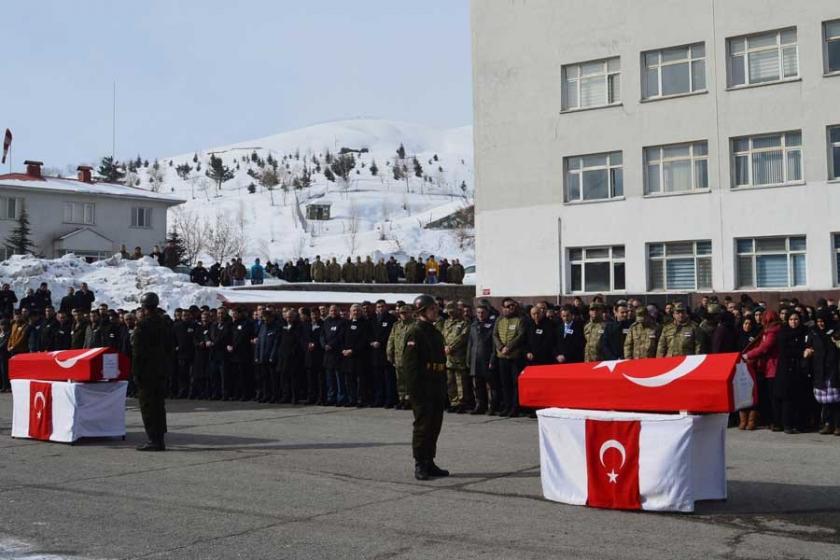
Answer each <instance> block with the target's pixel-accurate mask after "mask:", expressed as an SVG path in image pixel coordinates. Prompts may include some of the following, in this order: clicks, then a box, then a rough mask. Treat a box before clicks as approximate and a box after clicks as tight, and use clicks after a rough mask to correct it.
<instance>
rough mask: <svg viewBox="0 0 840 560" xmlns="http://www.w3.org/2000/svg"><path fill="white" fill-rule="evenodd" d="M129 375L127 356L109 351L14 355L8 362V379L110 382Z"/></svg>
mask: <svg viewBox="0 0 840 560" xmlns="http://www.w3.org/2000/svg"><path fill="white" fill-rule="evenodd" d="M130 374H131V361H130V360H129V358H128V356H125V355H124V354H122V353H120V352H117V351H116V350H114V349H113V348H86V349H81V350H57V351H55V352H34V353H31V354H18V355H16V356H13V357H12V358H11V359H10V360H9V379H35V380H41V381H76V382H92V381H114V380H126V379H128V378H129V376H130Z"/></svg>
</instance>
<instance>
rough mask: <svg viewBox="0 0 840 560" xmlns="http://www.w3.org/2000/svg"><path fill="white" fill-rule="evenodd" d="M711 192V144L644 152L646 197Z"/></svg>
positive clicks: (696, 144) (702, 143) (672, 146)
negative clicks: (709, 190) (706, 190)
mask: <svg viewBox="0 0 840 560" xmlns="http://www.w3.org/2000/svg"><path fill="white" fill-rule="evenodd" d="M708 188H709V144H708V143H707V142H706V141H702V142H693V143H691V144H669V145H667V146H653V147H650V148H645V194H661V193H672V192H686V191H698V190H705V189H708Z"/></svg>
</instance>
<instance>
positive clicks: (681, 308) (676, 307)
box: [672, 301, 685, 311]
mask: <svg viewBox="0 0 840 560" xmlns="http://www.w3.org/2000/svg"><path fill="white" fill-rule="evenodd" d="M672 311H685V305H683V303H682V302H681V301H677V302H674V307H673V308H672Z"/></svg>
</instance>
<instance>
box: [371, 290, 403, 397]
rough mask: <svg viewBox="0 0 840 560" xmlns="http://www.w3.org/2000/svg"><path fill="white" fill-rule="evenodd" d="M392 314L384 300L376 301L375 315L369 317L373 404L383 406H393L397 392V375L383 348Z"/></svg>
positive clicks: (386, 344) (389, 331)
mask: <svg viewBox="0 0 840 560" xmlns="http://www.w3.org/2000/svg"><path fill="white" fill-rule="evenodd" d="M394 321H395V319H394V316H393V315H391V314H390V313H388V305H387V304H386V303H385V300H383V299H380V300H379V301H377V302H376V312H375V315H374V316H373V317H372V318H371V319H370V321H369V322H370V325H371V340H370V373H371V376H370V377H371V385H372V389H373V406H376V407H379V406H384V407H385V408H393V407H394V404H396V403H395V402H394V401H395V400H396V398H395V397H396V394H397V389H396V385H397V377H396V374H395V372H394V367H393V366H392V365H391V364H390V363H389V362H388V359H387V357H386V355H385V350H386V348H387V346H388V337H389V336H391V329H392V328H393V326H394Z"/></svg>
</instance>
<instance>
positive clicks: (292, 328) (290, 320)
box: [277, 309, 306, 404]
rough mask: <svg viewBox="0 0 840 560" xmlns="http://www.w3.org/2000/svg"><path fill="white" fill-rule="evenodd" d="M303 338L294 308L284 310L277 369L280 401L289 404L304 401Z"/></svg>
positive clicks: (302, 402) (301, 328)
mask: <svg viewBox="0 0 840 560" xmlns="http://www.w3.org/2000/svg"><path fill="white" fill-rule="evenodd" d="M303 344H304V339H303V327H302V325H301V322H300V317H299V316H298V312H297V310H296V309H289V310H288V311H287V312H286V316H285V321H284V324H283V326H282V327H281V328H280V340H279V342H278V346H277V370H278V372H279V374H280V388H281V389H280V391H281V393H282V397H281V400H280V402H282V403H291V404H305V403H306V389H305V385H306V383H305V375H304V357H305V350H304V345H303Z"/></svg>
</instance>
